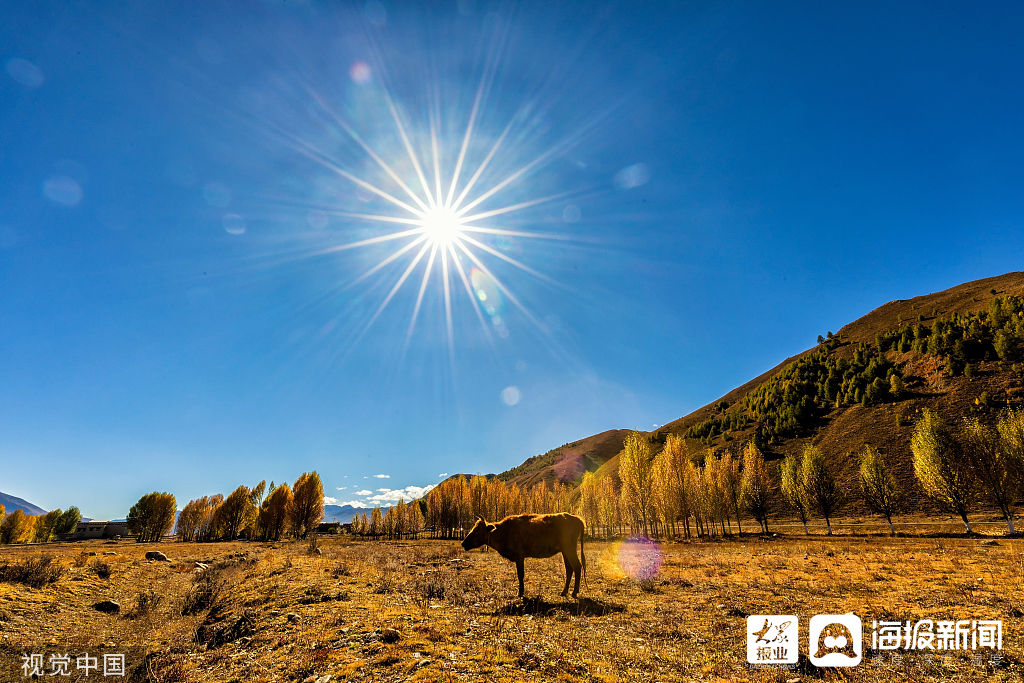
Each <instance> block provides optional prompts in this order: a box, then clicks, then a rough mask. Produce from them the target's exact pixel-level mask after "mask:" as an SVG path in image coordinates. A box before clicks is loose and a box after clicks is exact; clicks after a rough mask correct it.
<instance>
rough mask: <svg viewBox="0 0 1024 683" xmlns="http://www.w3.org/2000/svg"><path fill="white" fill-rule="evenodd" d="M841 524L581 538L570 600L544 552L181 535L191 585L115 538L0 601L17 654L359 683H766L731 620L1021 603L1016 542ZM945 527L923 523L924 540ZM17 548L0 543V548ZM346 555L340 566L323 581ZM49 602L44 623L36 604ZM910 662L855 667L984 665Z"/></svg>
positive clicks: (969, 672) (208, 676) (929, 670)
mask: <svg viewBox="0 0 1024 683" xmlns="http://www.w3.org/2000/svg"><path fill="white" fill-rule="evenodd" d="M848 521H849V520H842V519H840V520H834V521H833V527H834V528H835V533H837V534H840V535H836V536H833V537H827V536H825V535H823V534H822V535H814V536H811V537H809V538H807V537H804V536H802V535H798V536H797V537H796V538H787V537H786V536H785V533H783V535H782V536H781V537H778V538H775V539H774V540H772V541H769V542H766V541H764V540H761V539H759V538H753V537H749V536H748V537H737V540H734V541H731V542H728V543H722V542H720V541H716V540H691V541H687V542H682V543H676V542H669V543H662V544H660V545H659V552H660V556H661V559H662V563H661V565H660V568H659V569H658V570H657V571H656V572H654V573H653V574H652V575H644V576H639V577H636V578H634V577H630V576H629V575H626V574H624V573H623V572H622V565H621V564H620V563H619V562H618V560H617V550H618V548H619V547H620V546H619V544H617V543H605V542H600V541H589V542H588V547H587V556H588V583H589V588H588V589H586V591H585V592H584V593H583V596H582V598H581V599H580V600H578V601H577V600H562V599H560V598H558V597H557V596H556V595H555V594H556V593H557V591H558V590H559V588H560V587H561V585H562V581H563V578H564V572H563V566H562V562H561V560H560V559H558V558H553V559H551V560H528V563H529V569H528V576H529V577H530V579H529V580H528V586H527V587H528V596H527V598H526V599H524V600H518V599H516V598H515V597H514V595H515V591H516V588H515V572H514V570H513V569H512V568H511V567H510V566H509V565H508V563H507V562H506V561H505V560H503V559H502V558H501V557H499V556H498V555H497V554H496V553H494V552H473V553H464V552H463V551H462V550H461V549H460V548H459V547H458V544H457V543H455V542H449V541H443V540H421V541H398V542H393V543H387V544H383V543H380V544H377V543H364V542H359V541H354V540H352V539H346V538H344V537H330V538H321V539H320V543H321V545H322V547H323V548H324V553H325V556H330V557H334V558H337V559H335V560H333V561H332V562H331V563H330V564H328V565H326V566H325V563H324V561H323V560H322V559H319V558H317V557H313V556H309V555H307V554H306V553H305V546H306V543H298V542H285V543H281V544H274V545H264V544H259V545H256V544H247V543H243V542H238V541H236V542H225V543H222V544H216V545H212V546H211V545H209V544H204V543H181V544H179V545H178V546H176V548H175V555H177V556H180V557H181V558H183V559H182V563H183V564H185V565H188V566H191V564H192V558H203V559H208V560H210V562H209V564H210V569H208V570H204V571H200V572H197V573H196V574H195V575H194V576H193V575H191V572H190V571H186V572H179V571H175V568H174V567H172V566H169V565H168V564H167V563H146V562H138V561H137V560H138V559H140V558H141V557H142V556H143V549H141V548H138V549H136V548H135V546H134V545H133V544H132V543H130V542H122V543H120V544H117V545H111V546H108V547H111V548H114V549H115V550H116V551H117V552H118V553H119V557H118V558H117V561H118V564H117V567H118V568H117V570H116V571H115V572H114V573H113V574H112V575H111V577H110V579H109V580H103V581H100V580H99V579H97V578H96V577H95V576H94V575H93V573H92V570H91V568H89V567H83V568H82V572H83V573H84V574H87V575H88V578H87V579H85V580H84V581H71V580H62V581H59V582H57V583H56V584H48V586H49V587H47V588H46V589H45V590H38V589H34V588H30V587H29V586H27V585H22V584H3V585H2V586H0V594H2V595H3V596H4V597H5V598H7V599H9V600H10V601H11V602H12V604H19V605H24V608H23V609H11V608H10V607H6V606H5V607H4V616H3V619H4V621H3V629H4V640H5V644H6V646H7V647H10V648H15V649H17V648H28V647H29V646H31V645H33V644H34V645H35V646H36V647H37V648H38V646H39V643H44V642H46V640H47V639H48V638H55V639H57V640H58V641H61V642H62V641H63V640H64V639H66V638H70V637H76V638H78V640H76V641H75V642H76V643H78V644H79V647H80V648H81V649H83V650H85V649H88V650H89V651H90V652H92V651H94V650H95V651H97V652H99V651H105V650H104V649H103V645H104V643H107V642H113V643H115V644H116V645H117V648H116V651H123V652H125V653H126V654H127V657H128V660H127V664H128V666H129V668H130V669H135V670H138V671H139V672H140V674H139V675H140V676H143V675H144V676H145V677H148V680H162V681H168V680H179V681H192V682H193V683H204V682H206V681H210V682H211V683H212V682H213V681H218V682H219V681H226V680H245V681H253V682H254V683H270V682H271V681H280V680H292V679H294V678H295V677H296V676H301V678H299V680H306V678H308V677H310V676H315V677H317V678H320V677H322V676H325V675H328V674H329V675H331V678H332V680H334V679H335V678H336V677H344V680H348V681H355V682H369V681H380V680H404V679H407V678H411V679H412V680H452V681H466V682H467V683H468V681H477V680H481V679H486V680H494V681H514V680H526V679H529V680H534V679H542V680H543V679H547V678H554V679H557V680H564V681H584V680H586V681H590V680H679V679H680V678H691V677H692V678H700V679H702V680H707V679H713V680H728V679H738V680H746V679H750V678H752V677H753V678H754V679H755V680H760V679H761V678H764V677H763V676H761V675H760V673H759V672H753V673H752V672H751V671H750V670H749V669H748V668H747V667H746V662H745V637H746V623H745V618H744V617H745V615H746V614H749V613H769V614H770V613H773V609H775V607H776V606H777V605H778V604H779V602H780V601H785V604H786V605H787V608H788V609H790V610H792V611H793V613H795V614H799V615H801V616H802V617H803V616H805V615H813V614H817V613H830V612H833V611H835V612H846V611H853V612H855V613H857V614H858V615H860V616H861V617H862V618H863V619H865V620H867V624H870V619H873V618H880V619H881V618H889V617H890V616H893V615H899V617H900V618H905V619H922V618H930V615H932V614H936V613H944V612H945V611H948V610H949V609H950V608H951V606H954V605H955V607H956V610H957V611H958V613H959V612H962V613H966V614H975V613H977V614H979V615H981V614H983V615H984V616H986V617H991V618H998V619H1003V620H1004V623H1012V622H1013V620H1014V619H1015V617H1014V616H1013V615H1014V614H1018V613H1019V612H1018V611H1016V610H1019V609H1020V608H1021V607H1022V605H1020V604H1019V600H1018V599H1017V598H1016V597H1015V595H1016V586H1017V585H1018V583H1019V578H1020V576H1019V557H1018V553H1017V552H1016V550H1015V548H1014V547H1012V546H1011V545H1008V544H1002V545H997V546H983V545H980V544H979V542H978V541H977V540H974V539H965V538H934V537H914V536H909V537H902V538H898V539H893V540H890V539H889V537H888V536H887V535H876V536H871V537H851V536H846V535H841V534H844V533H846V532H848V529H849V527H848V526H847V523H848ZM978 525H979V526H980V527H983V528H988V529H991V528H993V521H992V520H991V519H986V520H985V521H982V520H981V519H980V518H979V520H978ZM883 527H885V524H884V523H881V524H880V525H879V526H878V527H877V528H876V532H877V533H878V534H882V533H883ZM952 530H954V527H953V526H952V525H949V526H945V527H939V528H936V527H929V528H928V533H929V534H934V533H936V531H941V532H942V533H948V532H949V531H952ZM873 533H875V532H873ZM84 547H88V546H84ZM82 548H83V545H81V544H61V545H58V546H55V549H56V551H57V552H58V553H64V554H65V555H64V556H59V557H56V558H55V559H54V562H56V563H60V564H65V565H67V564H69V558H74V557H75V556H76V555H77V554H79V553H81V552H82ZM24 552H25V549H24V548H19V547H13V548H12V547H4V548H2V549H0V559H2V560H4V561H10V560H11V557H10V556H11V555H18V554H22V553H24ZM242 552H244V554H245V555H244V557H242V556H240V555H241V554H242ZM752 557H756V561H754V562H752V561H751V558H752ZM452 560H457V561H454V562H453V561H452ZM340 563H344V566H345V567H347V568H348V570H349V571H348V573H341V574H340V575H339V576H337V577H335V576H334V574H333V572H334V570H335V569H336V568H337V567H338V566H339V564H340ZM289 564H290V568H287V567H288V566H289ZM384 569H389V571H390V581H391V584H392V585H391V590H390V592H387V593H377V592H376V591H377V589H378V584H377V582H376V581H375V579H376V576H377V572H378V571H381V570H384ZM282 570H283V572H282ZM218 576H219V577H220V579H222V580H223V581H224V584H223V587H222V588H220V589H219V590H218V591H214V592H213V593H210V592H207V593H206V594H207V595H208V596H211V595H214V596H215V597H208V598H207V599H206V600H204V601H203V605H202V607H200V608H197V609H192V610H188V611H187V613H186V614H184V615H182V614H180V611H179V610H177V609H173V608H176V607H177V606H178V605H180V604H183V602H184V599H185V596H186V595H188V594H190V593H192V592H193V591H194V589H195V587H196V586H197V585H202V584H204V583H207V582H210V581H211V580H213V579H215V578H216V577H218ZM979 576H980V577H983V578H984V580H983V581H982V582H978V581H976V580H975V578H974V577H979ZM215 583H219V581H215ZM879 586H884V598H880V597H879V596H880V593H879ZM139 587H142V588H141V589H140V588H139ZM150 591H152V594H151V593H150ZM111 594H120V595H124V596H128V597H126V598H125V600H126V601H127V605H124V611H123V616H122V617H116V616H112V615H109V614H105V613H102V612H99V611H97V610H94V609H92V608H91V605H92V604H93V603H94V602H96V601H98V600H101V599H105V598H107V597H109V596H110V595H111ZM153 594H155V595H156V596H157V599H155V600H154V599H153ZM880 600H881V602H880ZM140 603H141V604H142V607H141V608H140ZM169 608H170V609H169ZM55 609H57V610H59V611H60V615H59V617H57V618H54V617H53V616H52V615H50V614H48V612H50V611H52V610H55ZM132 617H134V618H132ZM1020 647H1021V646H1020V644H1019V643H1018V642H1017V641H1016V640H1014V639H1011V638H1006V639H1005V640H1004V650H1003V656H1004V665H1003V668H1000V669H999V670H998V671H997V672H996V677H997V678H998V677H1003V678H1006V679H1011V678H1015V677H1017V676H1019V674H1020V673H1021V664H1020V663H1019V662H1020V660H1021V656H1022V652H1021V650H1020ZM107 650H109V648H107ZM26 651H28V650H26ZM914 657H915V654H914V653H910V654H907V655H906V656H905V657H904V660H903V662H902V663H892V662H891V661H887V662H886V664H885V665H878V664H875V663H871V662H868V661H866V662H865V663H864V664H862V665H861V666H860V667H858V669H857V670H856V671H857V674H856V678H857V680H863V681H868V682H869V683H881V682H882V681H887V680H893V679H898V680H920V681H940V680H941V681H956V682H960V683H967V681H974V680H978V679H979V678H981V677H990V676H991V675H992V673H991V672H990V671H989V670H988V668H987V667H986V666H985V665H982V667H981V668H979V665H977V664H975V663H973V662H972V661H971V659H970V657H969V653H956V655H955V656H954V657H952V659H950V660H949V661H946V662H942V663H938V664H934V665H931V666H924V665H923V664H922V662H921V661H919V660H917V659H914ZM986 661H987V660H986ZM143 672H149V673H145V674H143ZM785 673H786V674H787V675H790V676H792V674H791V673H790V672H785ZM16 677H17V675H15V678H16ZM314 680H315V679H314ZM766 680H777V679H775V678H771V677H770V676H769V677H768V678H767V679H766Z"/></svg>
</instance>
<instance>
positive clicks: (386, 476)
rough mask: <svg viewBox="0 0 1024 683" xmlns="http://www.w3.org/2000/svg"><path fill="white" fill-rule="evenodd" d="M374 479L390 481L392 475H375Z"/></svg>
mask: <svg viewBox="0 0 1024 683" xmlns="http://www.w3.org/2000/svg"><path fill="white" fill-rule="evenodd" d="M373 478H374V479H390V478H391V475H390V474H375V475H373Z"/></svg>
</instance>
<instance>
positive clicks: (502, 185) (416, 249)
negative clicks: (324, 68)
mask: <svg viewBox="0 0 1024 683" xmlns="http://www.w3.org/2000/svg"><path fill="white" fill-rule="evenodd" d="M486 90H487V76H486V74H485V76H484V78H482V80H481V83H480V86H479V87H478V89H477V91H476V94H475V97H474V99H473V104H472V107H471V108H470V111H469V115H468V118H467V120H466V123H465V129H464V131H463V132H462V134H461V135H460V136H458V137H454V136H453V138H454V139H453V140H446V139H444V138H443V137H442V136H441V135H440V134H439V133H438V130H439V129H440V128H441V125H440V124H441V123H442V121H441V115H440V112H438V111H436V110H434V109H431V111H430V116H429V120H428V121H427V122H426V124H427V125H426V126H424V127H423V128H425V130H426V133H425V134H423V135H420V136H416V135H414V132H413V131H416V130H421V129H420V128H417V127H416V126H415V125H412V124H410V123H408V122H407V121H406V119H405V118H404V117H403V115H402V114H401V112H400V109H399V107H398V105H397V104H396V103H395V100H394V98H393V97H392V96H391V94H390V93H388V92H387V91H386V89H385V91H384V93H383V96H384V101H385V102H386V105H387V106H386V109H387V112H388V113H389V115H390V119H391V121H392V123H393V124H394V128H393V133H392V135H393V137H392V139H390V140H386V139H385V140H379V139H378V140H377V144H376V145H371V143H370V142H368V141H367V140H366V139H365V138H364V137H363V136H361V135H360V134H359V133H358V132H357V131H356V130H355V128H354V127H353V125H352V124H350V123H349V122H347V121H345V120H343V119H341V118H340V117H338V116H337V115H335V114H334V113H333V112H331V114H332V118H333V119H334V120H335V122H336V123H337V124H338V125H339V127H340V128H341V129H342V130H343V131H345V133H346V134H347V135H348V136H349V138H350V139H351V140H352V141H354V142H355V143H356V144H357V146H358V148H359V149H360V150H361V151H362V152H363V153H364V154H365V158H366V159H368V163H371V162H372V163H371V168H376V169H377V171H378V172H377V173H376V174H370V173H368V172H367V171H365V170H364V171H363V172H362V173H357V172H356V171H354V170H351V168H346V167H344V166H342V165H339V164H337V163H334V162H328V161H326V160H325V159H323V158H322V157H320V158H317V156H318V155H316V154H315V153H314V151H313V150H311V149H308V148H307V149H306V151H304V153H307V155H309V156H312V157H314V158H316V159H317V160H318V161H320V162H321V163H325V164H326V165H328V166H329V167H330V169H331V170H332V171H333V172H334V173H335V174H336V175H337V176H338V177H340V178H341V179H343V180H345V181H347V182H348V183H349V184H350V185H351V186H354V188H355V189H356V190H358V191H360V192H362V193H364V194H365V195H367V196H368V197H370V198H371V199H372V202H373V203H374V204H375V205H377V206H379V207H382V208H380V209H378V210H377V211H374V212H351V211H343V210H340V209H339V210H336V211H334V213H335V215H339V216H341V217H344V218H346V219H349V220H351V221H357V222H362V223H368V224H371V225H374V226H378V227H377V228H375V229H374V231H375V232H377V234H375V235H374V236H372V237H368V238H365V239H361V240H357V241H354V242H349V243H344V244H340V245H337V246H335V247H333V248H331V249H330V251H332V252H334V251H348V250H353V249H359V248H363V247H371V246H378V245H381V244H383V243H388V242H395V243H396V244H398V246H397V247H396V248H395V249H394V250H393V251H391V252H390V253H387V254H386V255H384V256H382V257H381V258H380V259H379V260H378V261H377V262H376V263H373V264H372V265H371V266H370V267H369V268H368V269H367V270H365V271H364V272H362V273H361V274H359V275H358V276H357V277H355V278H354V280H353V281H352V282H350V283H349V286H352V285H355V284H358V283H360V282H363V281H365V280H366V279H367V278H370V277H373V276H379V274H381V273H382V272H383V271H386V270H389V269H392V268H394V271H395V276H394V280H393V281H392V283H391V285H390V287H389V288H388V289H387V293H386V294H385V295H384V296H383V298H382V299H381V300H380V301H379V303H378V304H377V306H376V308H375V310H374V311H373V313H372V315H371V316H370V317H369V319H368V321H367V322H366V324H365V325H364V326H363V329H362V330H361V332H360V333H359V335H358V337H361V336H362V335H363V334H365V333H366V332H367V331H368V330H369V329H370V328H371V327H372V326H373V325H374V323H375V322H376V321H377V320H378V319H379V318H380V316H381V315H382V314H383V313H384V311H385V310H386V309H388V307H389V306H390V305H391V304H392V302H393V301H394V300H395V299H396V297H397V296H398V295H399V293H400V292H402V291H403V290H405V289H406V288H407V285H410V287H409V288H410V289H412V290H413V291H415V298H414V304H413V305H412V313H411V316H410V319H409V322H408V325H407V328H406V340H405V343H406V345H408V343H409V341H410V340H411V339H412V337H413V335H414V332H415V330H416V325H417V320H418V318H419V317H420V313H421V310H422V308H423V304H424V298H425V296H426V295H427V292H428V288H429V287H430V286H431V283H432V282H434V283H437V284H438V285H439V293H440V296H441V300H442V301H443V312H444V326H445V334H446V337H447V343H448V348H449V351H452V349H453V344H454V327H455V325H454V321H453V301H452V298H453V296H454V295H455V294H456V293H458V292H459V291H460V290H461V291H462V292H464V294H465V296H466V297H467V298H468V300H469V301H470V302H471V305H472V307H473V309H474V311H475V314H476V318H477V319H478V320H479V322H480V325H481V326H482V329H483V330H484V332H485V333H486V335H487V336H488V337H489V338H490V336H491V333H492V330H493V329H498V331H499V334H502V331H503V326H504V321H503V320H502V318H501V317H500V316H499V315H498V313H499V311H498V309H497V307H496V302H497V301H499V300H500V301H507V302H508V303H509V304H511V306H513V307H515V308H516V309H517V311H518V312H519V313H520V314H522V315H523V316H524V317H525V318H526V319H527V320H529V321H530V322H531V323H532V324H533V325H534V326H536V327H537V328H539V329H541V330H544V329H545V328H544V325H543V324H542V323H541V322H540V320H538V318H537V316H535V315H534V314H533V313H532V312H531V311H530V310H529V309H528V308H527V306H526V305H525V304H524V303H523V302H522V301H521V300H520V298H519V297H517V296H516V295H515V293H514V292H513V291H512V289H511V288H510V286H509V285H508V283H506V282H505V281H503V279H502V278H500V277H499V276H498V274H497V273H495V272H494V269H493V268H492V267H491V266H490V265H488V263H487V261H488V260H492V259H496V260H497V261H500V262H501V263H502V264H507V265H509V266H512V267H513V268H515V269H517V270H518V271H520V272H522V273H525V274H528V275H530V276H532V277H534V278H537V279H540V280H543V281H545V282H548V283H553V282H554V281H553V280H552V279H551V278H549V277H548V276H546V275H544V274H543V273H541V272H539V271H538V270H536V269H534V268H532V267H531V266H529V265H527V264H526V263H524V262H522V261H521V260H520V259H519V258H516V257H515V256H512V255H511V254H510V253H508V250H507V249H506V248H504V247H503V244H504V245H507V243H508V240H512V239H514V240H520V239H527V240H565V239H567V236H566V235H564V234H559V233H554V232H545V231H542V230H536V229H521V228H520V227H519V226H515V229H510V228H506V227H501V226H500V225H497V224H495V223H494V222H493V221H495V220H496V219H500V218H505V217H507V216H509V215H511V214H515V213H517V212H523V211H525V210H527V209H531V208H533V207H537V206H541V205H543V204H546V203H549V202H553V201H557V200H562V199H565V198H566V197H567V196H569V195H570V193H556V194H551V195H547V196H541V197H532V198H530V197H528V193H526V192H525V191H524V181H526V179H527V178H528V177H529V175H530V173H531V172H532V171H534V170H535V169H537V168H538V167H539V166H541V165H542V164H544V163H546V162H548V161H550V159H552V158H553V157H554V156H555V155H556V154H557V152H558V151H560V149H561V148H559V147H548V148H546V149H544V150H543V151H542V152H541V153H539V154H537V155H535V156H534V157H533V158H531V159H528V160H527V161H526V162H525V163H521V164H519V165H513V164H511V163H509V162H510V161H511V160H512V159H513V156H512V155H511V154H506V155H505V156H506V158H502V157H503V152H506V148H507V145H508V142H509V138H510V133H511V131H512V129H513V123H514V122H515V118H514V119H513V121H512V122H510V123H508V125H506V126H505V128H504V129H503V130H502V131H501V132H500V133H499V134H498V135H496V136H494V137H493V138H492V139H493V142H491V143H490V144H489V146H487V147H486V148H485V150H481V151H480V153H479V154H477V156H478V157H479V158H478V159H477V160H476V162H475V164H471V163H470V158H471V156H472V154H471V148H472V145H473V142H474V135H475V134H476V133H477V132H478V130H479V127H480V125H479V124H480V115H481V111H482V107H483V103H484V93H485V92H486ZM316 101H317V102H318V103H319V104H320V106H321V107H323V108H325V109H327V108H328V105H327V103H326V102H325V101H324V100H323V99H322V98H320V97H316ZM378 135H379V133H378ZM385 148H386V149H390V150H392V153H391V155H390V158H389V155H387V154H383V153H381V152H379V151H378V149H385ZM417 150H419V151H417ZM496 167H501V168H509V169H510V170H508V171H507V172H502V173H501V174H498V173H497V172H496V171H495V168H496ZM374 176H375V177H374ZM513 189H515V190H516V191H515V192H512V190H513ZM503 196H507V197H515V201H511V202H501V199H502V197H503ZM524 196H526V197H527V198H524ZM386 226H391V229H390V230H381V229H382V228H385V227H386ZM492 262H493V261H492ZM403 263H404V266H403V265H401V264H403ZM417 279H418V280H419V283H418V286H416V285H415V284H413V283H415V281H416V280H417ZM356 341H358V338H357V340H356Z"/></svg>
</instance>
